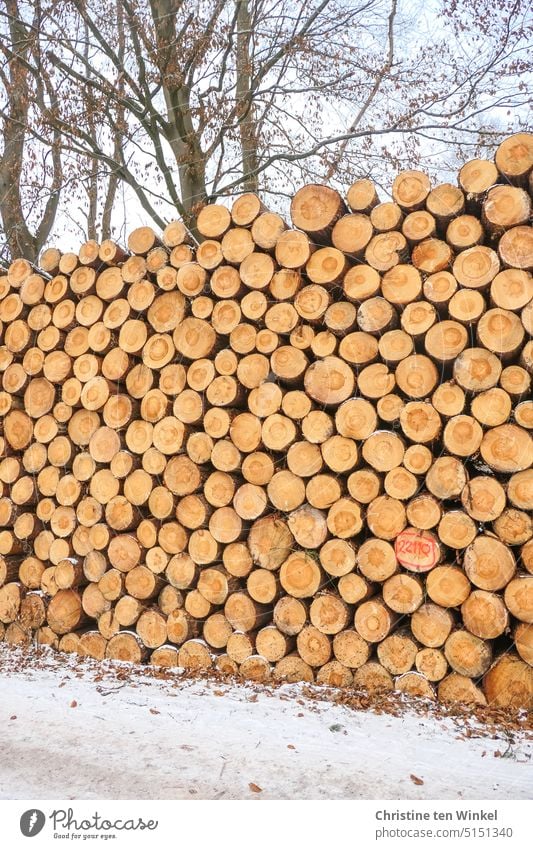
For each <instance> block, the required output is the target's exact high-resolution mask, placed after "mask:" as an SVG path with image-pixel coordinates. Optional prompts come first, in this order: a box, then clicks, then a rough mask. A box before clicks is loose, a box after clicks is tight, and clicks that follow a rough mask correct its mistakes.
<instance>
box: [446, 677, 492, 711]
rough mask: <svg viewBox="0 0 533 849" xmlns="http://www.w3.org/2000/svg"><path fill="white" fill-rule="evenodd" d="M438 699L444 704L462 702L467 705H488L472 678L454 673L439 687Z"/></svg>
mask: <svg viewBox="0 0 533 849" xmlns="http://www.w3.org/2000/svg"><path fill="white" fill-rule="evenodd" d="M438 697H439V699H440V700H441V701H443V702H461V703H465V704H478V705H486V704H487V700H486V698H485V696H484V695H483V692H482V691H481V689H480V688H479V687H477V686H476V685H475V684H474V682H473V681H472V679H471V678H468V677H467V676H466V675H459V674H458V673H457V672H452V673H450V675H447V676H446V678H444V679H443V680H442V681H441V682H440V684H439V686H438Z"/></svg>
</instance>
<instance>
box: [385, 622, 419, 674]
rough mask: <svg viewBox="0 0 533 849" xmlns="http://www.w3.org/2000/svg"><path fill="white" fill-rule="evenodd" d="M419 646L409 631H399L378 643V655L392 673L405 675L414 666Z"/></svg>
mask: <svg viewBox="0 0 533 849" xmlns="http://www.w3.org/2000/svg"><path fill="white" fill-rule="evenodd" d="M417 652H418V646H417V644H416V642H415V641H414V640H413V638H412V637H411V636H410V634H409V632H402V631H399V632H397V633H395V634H391V635H390V636H389V637H385V639H384V640H383V641H382V642H380V643H378V647H377V656H378V660H379V662H380V663H381V665H382V666H383V667H384V668H385V669H386V670H387V672H390V673H391V675H403V674H405V673H406V672H409V670H410V669H412V668H413V665H414V662H415V658H416V655H417Z"/></svg>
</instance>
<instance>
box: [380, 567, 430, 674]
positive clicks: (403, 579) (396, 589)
mask: <svg viewBox="0 0 533 849" xmlns="http://www.w3.org/2000/svg"><path fill="white" fill-rule="evenodd" d="M383 600H384V601H385V603H386V604H387V606H388V607H390V609H391V610H394V612H395V613H414V611H415V610H417V609H418V608H419V607H420V605H421V604H422V602H423V600H424V587H423V584H422V582H421V581H420V580H419V579H418V578H416V577H415V576H414V575H405V574H397V575H392V576H391V577H390V578H387V580H386V581H385V583H384V584H383ZM380 661H381V662H382V663H383V661H382V660H381V658H380ZM384 665H386V664H384ZM391 671H392V670H390V669H389V672H391ZM396 674H399V673H396Z"/></svg>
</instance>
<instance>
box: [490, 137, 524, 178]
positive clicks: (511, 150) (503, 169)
mask: <svg viewBox="0 0 533 849" xmlns="http://www.w3.org/2000/svg"><path fill="white" fill-rule="evenodd" d="M494 161H495V163H496V167H497V169H498V171H499V172H500V174H501V175H502V176H503V177H505V178H506V179H507V180H508V181H509V182H510V183H513V184H515V185H516V184H518V185H520V184H521V183H522V182H523V181H524V180H525V179H526V178H527V176H528V174H529V172H530V171H531V168H532V166H533V136H532V134H531V133H515V134H514V135H512V136H509V137H508V138H507V139H505V141H503V142H502V143H501V144H500V145H499V147H498V149H497V151H496V155H495V157H494Z"/></svg>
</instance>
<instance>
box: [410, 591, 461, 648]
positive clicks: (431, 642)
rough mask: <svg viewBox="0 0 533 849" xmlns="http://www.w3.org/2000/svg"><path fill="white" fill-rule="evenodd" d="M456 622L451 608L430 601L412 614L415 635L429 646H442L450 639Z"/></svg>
mask: <svg viewBox="0 0 533 849" xmlns="http://www.w3.org/2000/svg"><path fill="white" fill-rule="evenodd" d="M453 624H454V620H453V616H452V613H451V612H450V610H448V609H446V608H444V607H440V606H439V605H437V604H432V603H430V602H428V603H426V604H422V605H421V606H420V607H419V608H418V610H415V612H414V613H413V614H412V615H411V630H412V632H413V635H414V636H415V638H416V639H417V640H418V642H419V643H422V645H423V646H427V647H428V648H440V646H443V645H444V643H445V642H446V640H447V639H448V637H449V635H450V632H451V630H452V627H453Z"/></svg>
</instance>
